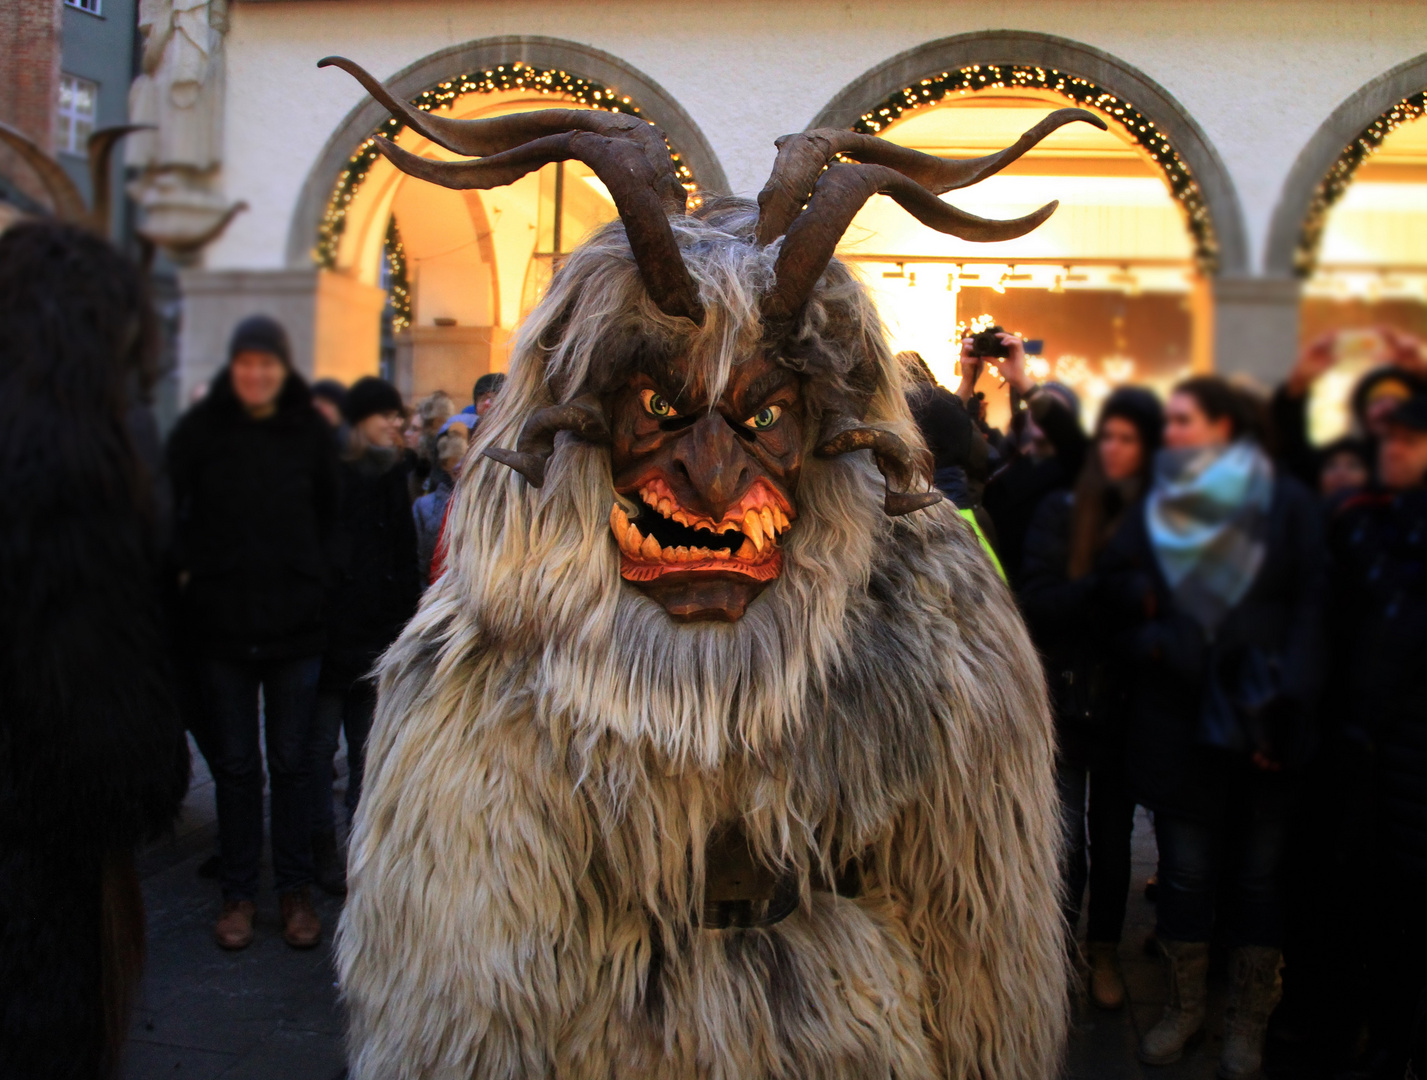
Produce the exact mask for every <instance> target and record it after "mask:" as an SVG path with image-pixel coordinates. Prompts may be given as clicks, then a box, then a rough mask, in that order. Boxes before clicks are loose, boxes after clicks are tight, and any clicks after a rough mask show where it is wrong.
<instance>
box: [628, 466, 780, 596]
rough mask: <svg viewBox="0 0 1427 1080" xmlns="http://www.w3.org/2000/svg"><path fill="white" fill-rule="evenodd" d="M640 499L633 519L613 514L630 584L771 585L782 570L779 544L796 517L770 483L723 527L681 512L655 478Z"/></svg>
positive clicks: (733, 510)
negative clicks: (677, 578) (728, 576)
mask: <svg viewBox="0 0 1427 1080" xmlns="http://www.w3.org/2000/svg"><path fill="white" fill-rule="evenodd" d="M639 499H640V502H641V503H643V505H642V506H641V507H640V509H639V512H638V513H637V514H635V515H634V516H633V517H632V518H631V517H630V516H629V514H628V513H626V512H625V510H624V507H622V506H620V505H619V503H615V505H614V507H613V508H612V509H611V510H610V514H609V525H610V530H611V531H612V532H613V533H614V538H615V540H616V541H617V542H618V543H619V550H620V555H621V558H620V567H619V572H620V576H621V577H623V578H624V579H625V580H627V581H653V580H654V579H655V578H658V577H662V576H664V575H665V574H680V573H690V572H695V573H708V572H713V573H734V574H742V575H745V576H747V577H750V578H752V579H754V580H755V581H771V580H772V579H773V578H775V577H777V576H778V573H779V571H780V570H781V569H782V567H783V553H782V552H781V551H780V550H779V548H778V540H779V537H781V536H782V535H783V534H784V533H786V532H787V531H788V530H789V529H790V528H792V517H793V516H795V515H794V512H793V509H792V507H791V506H789V505H788V504H787V502H786V501H785V500H784V499H783V498H782V497H781V496H780V495H779V494H778V493H777V492H776V491H774V490H773V488H772V487H770V486H769V485H768V484H766V483H763V482H761V481H760V482H757V483H755V484H754V485H753V486H752V487H751V488H749V490H748V492H747V493H746V494H745V495H744V496H743V498H741V499H739V501H738V502H737V503H736V504H734V506H732V507H730V508H729V510H728V511H727V512H726V513H725V514H724V516H723V518H722V519H721V520H719V521H715V520H713V519H712V518H710V517H708V516H706V515H704V514H700V513H697V512H695V511H692V510H689V509H687V508H685V507H683V506H681V505H680V504H679V502H678V500H677V499H676V498H675V496H674V493H673V491H672V490H670V488H669V485H668V484H666V483H665V482H664V481H663V480H660V479H658V478H657V477H656V478H654V479H652V480H648V481H646V482H644V483H643V484H641V485H640V487H639Z"/></svg>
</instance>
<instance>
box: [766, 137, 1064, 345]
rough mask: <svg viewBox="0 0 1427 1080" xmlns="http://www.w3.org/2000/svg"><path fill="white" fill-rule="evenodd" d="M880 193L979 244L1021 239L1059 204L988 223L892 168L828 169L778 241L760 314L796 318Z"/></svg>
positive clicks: (934, 225) (919, 216)
mask: <svg viewBox="0 0 1427 1080" xmlns="http://www.w3.org/2000/svg"><path fill="white" fill-rule="evenodd" d="M879 193H881V194H883V195H890V196H891V197H892V198H893V199H895V200H896V201H897V202H898V203H899V204H900V205H901V206H902V208H903V209H905V210H908V211H910V213H911V214H912V216H913V217H915V218H916V219H917V220H918V221H920V222H921V223H922V224H924V225H929V226H931V227H932V228H933V229H935V230H937V232H942V233H950V234H951V235H952V236H958V237H960V238H961V239H963V240H972V241H975V242H978V243H987V242H990V241H994V240H1012V239H1014V238H1016V237H1017V236H1024V235H1025V234H1026V233H1028V232H1030V231H1031V230H1032V229H1034V228H1036V227H1037V226H1038V225H1040V224H1041V223H1042V222H1043V221H1045V220H1046V218H1048V217H1050V216H1051V214H1053V213H1055V208H1056V207H1057V206H1058V205H1059V203H1055V202H1051V203H1047V204H1046V205H1045V206H1042V207H1041V208H1040V209H1039V210H1036V211H1035V212H1034V213H1030V214H1027V215H1026V216H1025V217H1019V218H1012V219H1010V220H1009V221H993V220H991V219H988V218H983V217H977V216H976V215H975V214H968V213H967V212H966V211H964V210H958V209H957V208H956V207H954V206H952V205H951V204H950V203H945V202H942V201H941V200H940V199H938V198H937V197H936V196H935V195H933V194H932V193H931V192H930V191H928V190H927V189H926V188H924V187H922V186H921V185H919V184H917V183H915V182H913V181H912V180H909V179H908V178H907V177H906V176H904V175H902V174H901V173H899V172H897V171H896V170H895V169H890V168H887V167H886V166H883V165H833V166H831V167H830V168H829V169H828V170H827V171H826V172H824V173H823V174H822V177H821V179H819V180H818V183H817V187H815V188H814V189H813V195H812V198H811V199H809V200H808V208H807V209H806V210H804V211H803V212H802V213H801V214H799V215H798V217H797V219H796V220H795V221H794V222H793V224H792V225H790V226H789V227H788V232H787V235H786V236H784V238H783V247H782V249H781V250H780V251H779V252H778V262H777V265H776V267H775V269H774V274H775V278H776V281H775V284H774V287H773V291H772V292H770V293H768V294H767V295H766V296H765V297H764V300H763V311H764V314H765V315H768V316H771V317H774V318H790V317H791V316H793V315H794V314H796V313H797V311H798V310H799V309H800V308H801V307H802V306H803V304H804V303H805V302H806V301H807V298H808V296H809V295H810V294H811V293H812V291H813V287H814V286H815V285H816V284H817V282H818V278H820V277H822V274H823V271H824V270H826V269H827V264H828V263H829V262H831V261H832V256H833V252H834V251H836V250H837V245H838V242H839V241H840V240H841V239H842V234H843V233H844V232H846V231H847V227H848V225H850V224H851V223H852V219H853V218H854V217H855V216H856V215H857V212H858V211H859V210H861V209H862V206H863V204H864V203H866V202H867V200H868V199H870V198H872V196H873V195H876V194H879Z"/></svg>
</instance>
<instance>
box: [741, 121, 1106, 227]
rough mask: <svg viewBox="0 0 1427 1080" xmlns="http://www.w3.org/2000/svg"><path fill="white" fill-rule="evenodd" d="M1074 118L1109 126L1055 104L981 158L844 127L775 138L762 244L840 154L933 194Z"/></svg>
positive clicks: (970, 180) (1001, 163)
mask: <svg viewBox="0 0 1427 1080" xmlns="http://www.w3.org/2000/svg"><path fill="white" fill-rule="evenodd" d="M1076 121H1083V122H1084V123H1087V124H1093V125H1094V126H1095V127H1098V128H1100V129H1101V130H1102V131H1103V130H1105V121H1103V120H1101V119H1100V118H1099V117H1098V116H1096V115H1095V114H1094V113H1092V112H1088V111H1087V110H1085V109H1057V110H1056V111H1055V112H1053V113H1051V114H1050V115H1048V116H1046V117H1045V118H1044V119H1043V120H1041V122H1040V123H1038V124H1036V125H1035V126H1034V127H1032V128H1031V129H1030V130H1029V131H1027V132H1026V133H1025V134H1023V135H1022V136H1021V137H1020V138H1019V139H1017V140H1016V141H1015V142H1014V143H1012V144H1011V145H1010V146H1008V147H1006V149H1004V150H1000V151H998V152H996V153H994V154H987V155H986V156H984V157H978V158H939V157H936V156H934V155H932V154H923V153H921V152H920V151H917V150H910V149H908V148H907V147H905V146H898V145H897V144H896V143H892V142H888V141H887V140H886V139H880V138H878V137H877V136H875V135H862V134H859V133H858V132H855V131H847V130H845V129H843V128H815V129H814V130H812V131H803V132H799V133H798V134H796V135H784V136H783V137H782V138H781V139H779V140H777V142H776V143H775V145H776V146H777V147H778V159H777V161H775V162H774V164H773V172H772V173H771V175H770V176H769V177H768V183H767V184H765V185H764V186H763V190H762V191H760V192H759V193H758V233H757V239H758V243H760V244H771V243H772V242H773V241H774V240H776V239H778V237H780V236H782V235H783V234H784V233H785V232H787V231H788V227H789V226H790V225H792V223H793V221H794V220H795V219H796V218H797V216H798V212H799V211H800V210H801V209H802V208H803V205H804V204H805V203H806V202H807V201H808V197H809V195H811V194H812V191H813V188H814V186H815V185H816V183H817V179H818V176H819V175H820V174H821V173H822V171H823V169H825V168H826V167H827V165H828V163H829V162H831V161H832V160H833V159H834V158H835V157H837V156H838V155H842V156H843V157H847V158H851V159H852V160H853V161H857V162H861V163H862V164H864V165H885V166H887V167H888V168H889V169H895V170H897V172H899V173H901V174H902V175H903V176H905V177H907V178H908V179H909V180H911V181H912V182H913V183H915V184H919V185H920V186H922V187H924V188H926V190H927V191H929V192H931V193H932V194H933V195H942V194H945V193H946V192H948V191H955V190H956V189H957V188H964V187H970V186H971V185H972V184H975V183H979V182H980V181H982V180H985V179H986V178H987V177H988V176H993V175H995V174H996V173H998V172H1000V171H1001V170H1002V169H1004V168H1005V167H1006V166H1007V165H1009V164H1011V162H1013V161H1015V160H1016V159H1017V158H1019V157H1020V156H1021V155H1022V154H1024V153H1025V152H1026V151H1027V150H1029V149H1031V148H1032V147H1033V146H1035V145H1036V144H1037V143H1039V142H1040V141H1041V140H1042V139H1044V138H1045V137H1046V136H1047V135H1049V134H1050V133H1051V132H1053V131H1055V130H1056V129H1057V128H1061V127H1064V126H1065V125H1066V124H1071V123H1074V122H1076Z"/></svg>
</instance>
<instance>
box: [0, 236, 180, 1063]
mask: <svg viewBox="0 0 1427 1080" xmlns="http://www.w3.org/2000/svg"><path fill="white" fill-rule="evenodd" d="M0 326H3V327H4V332H3V333H0V1076H4V1077H16V1078H19V1077H49V1078H55V1080H94V1078H96V1077H106V1076H110V1075H112V1074H113V1072H114V1069H115V1067H116V1065H117V1059H118V1056H119V1050H120V1048H121V1046H122V1044H123V1041H124V1038H125V1036H126V1034H127V1032H128V1019H129V1017H128V1013H129V1005H130V1003H131V1001H132V1000H133V995H134V992H135V990H136V989H137V981H138V976H139V968H140V964H141V962H142V957H143V944H144V910H143V898H142V895H141V894H140V892H139V881H138V878H137V876H136V874H135V871H134V859H133V854H134V846H135V845H136V844H138V843H139V842H140V841H142V840H144V839H146V838H149V837H152V836H154V835H155V834H157V833H158V832H160V831H162V830H163V829H164V828H165V827H167V826H168V824H169V823H170V822H171V821H172V820H173V818H174V815H175V814H176V813H177V811H178V807H179V804H180V802H181V801H182V799H183V795H184V792H185V790H186V788H187V784H188V766H189V759H188V743H187V741H186V740H185V739H184V736H183V728H182V725H181V724H180V722H179V718H178V712H177V709H176V708H175V705H174V701H173V696H172V693H171V686H170V681H169V666H168V662H167V659H168V658H167V655H166V652H167V644H166V640H165V634H164V627H163V619H162V615H161V601H160V587H159V559H158V550H157V544H156V537H155V525H156V522H155V510H156V507H155V503H156V500H155V498H154V494H153V490H152V480H153V477H152V475H151V473H150V472H149V470H148V469H146V468H145V466H144V463H143V461H142V459H141V456H140V454H141V450H140V444H141V440H142V437H143V434H144V431H145V429H146V428H147V424H136V423H135V422H134V420H135V417H134V415H133V414H134V412H135V408H136V407H138V408H140V409H141V408H142V399H143V398H144V396H145V395H146V393H147V390H148V389H149V387H151V386H152V384H153V381H154V379H155V377H156V375H157V370H156V365H155V363H154V360H155V356H156V345H157V339H156V336H155V321H154V317H153V314H152V311H151V309H150V308H149V306H148V302H147V298H146V296H145V289H144V287H143V281H142V278H141V276H140V273H139V270H138V268H137V267H135V266H134V265H132V264H131V263H130V262H129V261H128V260H127V259H125V258H123V257H122V256H121V255H120V254H119V253H118V252H117V251H115V250H114V249H113V248H112V247H111V246H110V245H109V244H108V242H107V241H105V240H104V239H103V238H101V237H100V236H98V235H96V234H94V233H92V232H90V231H89V230H87V229H81V228H79V227H76V226H70V225H59V224H54V223H50V222H25V223H21V224H16V225H13V226H11V227H10V228H9V229H7V230H6V231H5V233H4V235H3V236H0Z"/></svg>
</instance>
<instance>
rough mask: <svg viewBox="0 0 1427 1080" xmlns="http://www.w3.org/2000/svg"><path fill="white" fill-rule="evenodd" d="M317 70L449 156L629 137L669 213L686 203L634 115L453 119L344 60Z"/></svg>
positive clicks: (656, 137)
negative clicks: (590, 137) (336, 76)
mask: <svg viewBox="0 0 1427 1080" xmlns="http://www.w3.org/2000/svg"><path fill="white" fill-rule="evenodd" d="M317 66H318V67H319V68H323V67H335V68H341V69H342V70H343V71H345V72H346V73H347V74H349V75H351V76H352V78H354V79H356V80H357V81H358V82H359V83H361V84H362V86H363V87H365V88H366V91H367V93H369V94H371V95H372V97H374V98H376V99H377V101H378V102H379V103H381V105H383V106H384V107H385V108H386V110H387V111H388V112H389V113H391V114H392V115H393V116H395V117H397V118H398V119H399V120H400V121H401V122H402V123H403V124H405V125H406V126H407V127H409V128H411V129H412V130H413V131H415V132H416V133H417V134H419V135H424V136H425V137H426V138H428V139H430V140H431V141H432V142H434V143H436V144H437V145H438V146H443V147H445V148H446V149H447V150H450V151H451V152H452V153H453V154H463V155H465V156H466V157H484V156H486V155H487V154H499V153H501V152H502V151H504V150H512V149H514V148H515V147H517V146H519V145H520V144H521V143H526V142H529V141H531V140H532V139H537V138H539V137H541V136H542V135H558V134H560V133H561V132H564V131H591V132H594V133H595V134H596V135H609V136H619V137H622V138H626V139H630V140H631V141H633V142H634V143H636V144H637V145H638V146H639V148H640V150H641V151H642V152H643V153H644V156H645V157H646V158H647V159H648V161H649V164H650V167H651V168H653V170H654V173H655V179H654V185H655V188H656V190H657V191H658V193H659V196H660V198H661V200H663V201H664V203H665V204H666V207H667V210H668V212H669V213H678V214H682V213H683V212H684V210H685V207H686V206H687V205H688V192H687V191H685V190H684V185H683V184H682V183H681V182H680V181H679V177H678V174H677V173H676V172H675V171H674V162H673V160H672V159H671V158H670V157H669V144H668V143H667V142H666V141H665V139H664V132H663V131H662V130H660V129H659V128H658V127H657V126H655V125H654V124H651V123H649V122H648V121H647V120H641V119H640V118H639V117H637V116H630V115H629V114H628V113H618V112H607V111H605V110H603V109H541V110H539V111H537V112H526V113H512V114H510V115H508V116H493V117H487V118H486V119H483V120H456V119H453V118H452V117H449V116H441V115H440V114H439V113H433V112H425V111H424V110H422V109H418V108H416V107H415V106H414V105H412V104H411V103H410V102H407V101H403V100H402V99H401V98H399V97H397V96H396V95H395V94H393V93H392V92H391V91H390V90H388V89H387V88H386V87H385V86H383V85H382V84H381V83H380V82H378V81H377V79H376V78H375V77H374V76H373V75H372V74H371V73H370V72H368V71H367V70H366V69H364V68H363V67H362V66H361V65H360V64H357V63H354V62H353V61H351V60H348V59H347V58H346V57H345V56H327V57H324V58H323V59H321V60H319V61H317Z"/></svg>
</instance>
